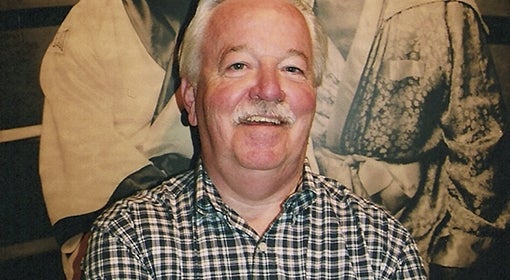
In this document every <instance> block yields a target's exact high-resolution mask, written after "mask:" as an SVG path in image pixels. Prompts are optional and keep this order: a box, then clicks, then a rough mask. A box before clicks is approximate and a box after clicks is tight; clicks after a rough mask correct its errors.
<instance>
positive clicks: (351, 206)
mask: <svg viewBox="0 0 510 280" xmlns="http://www.w3.org/2000/svg"><path fill="white" fill-rule="evenodd" d="M83 265H84V276H85V278H86V279H426V276H425V272H424V269H423V266H422V263H421V260H420V257H419V255H418V252H417V249H416V246H415V244H414V242H413V240H412V239H411V237H410V235H409V233H408V232H407V231H406V230H405V229H404V228H403V226H402V225H401V224H399V222H398V221H396V220H395V219H394V218H393V217H391V216H390V215H389V214H387V213H386V212H385V211H383V210H381V209H380V208H378V207H377V206H375V205H373V204H372V203H370V202H368V201H365V200H362V199H360V198H358V197H356V196H354V195H353V194H351V193H350V192H349V191H348V190H346V189H345V187H343V186H342V185H340V184H339V183H338V182H336V181H333V180H331V179H328V178H325V177H323V176H320V175H316V174H313V173H312V172H311V171H310V169H309V167H308V165H307V164H305V167H304V172H303V180H302V182H301V184H300V186H298V189H297V191H296V192H295V193H294V194H293V195H291V196H290V197H289V198H288V199H287V200H286V201H285V202H284V203H283V205H282V212H281V213H280V215H279V216H278V218H277V219H275V221H274V222H273V223H272V225H271V226H270V228H269V229H268V230H267V232H266V233H265V234H264V235H263V236H258V235H257V234H256V232H255V231H254V230H253V229H252V228H250V227H249V225H247V224H246V222H245V221H244V220H243V218H241V217H240V216H239V215H238V214H237V213H236V212H235V211H233V210H232V209H231V208H230V207H228V206H227V205H225V204H224V203H223V202H222V200H221V198H220V196H219V194H218V192H217V190H216V189H215V187H214V185H213V183H212V182H211V180H210V179H209V177H208V176H207V173H206V172H205V170H204V169H203V167H202V166H201V165H200V166H199V167H198V168H197V170H192V171H189V172H186V173H183V174H181V175H179V176H177V177H174V178H172V179H170V180H169V181H167V182H165V183H164V184H163V185H161V186H160V187H157V188H155V189H152V190H149V191H144V192H142V193H139V194H138V195H136V196H134V197H131V198H128V199H124V200H122V201H120V202H118V203H116V204H115V205H114V206H113V207H112V208H110V209H109V210H108V211H106V212H104V213H103V215H102V216H101V217H99V219H98V220H97V221H96V223H95V225H94V227H93V232H92V237H91V241H90V243H89V248H88V255H87V257H86V258H85V260H84V263H83Z"/></svg>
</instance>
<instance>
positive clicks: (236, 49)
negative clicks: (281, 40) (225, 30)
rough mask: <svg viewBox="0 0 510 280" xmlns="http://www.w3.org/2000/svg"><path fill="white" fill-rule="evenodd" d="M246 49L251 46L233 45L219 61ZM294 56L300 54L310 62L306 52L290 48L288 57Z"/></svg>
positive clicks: (224, 52) (222, 54)
mask: <svg viewBox="0 0 510 280" xmlns="http://www.w3.org/2000/svg"><path fill="white" fill-rule="evenodd" d="M245 49H249V47H248V46H247V45H245V44H243V45H237V46H233V47H231V48H229V49H227V50H226V51H223V52H222V53H221V55H220V59H219V61H220V62H222V61H223V60H224V59H225V57H226V56H227V55H228V54H229V53H232V52H239V51H242V50H245ZM292 56H299V57H301V58H303V59H304V60H305V61H306V63H307V64H309V63H310V60H309V57H308V56H307V55H306V54H305V53H304V52H302V51H300V50H298V49H289V50H287V55H286V58H288V57H292Z"/></svg>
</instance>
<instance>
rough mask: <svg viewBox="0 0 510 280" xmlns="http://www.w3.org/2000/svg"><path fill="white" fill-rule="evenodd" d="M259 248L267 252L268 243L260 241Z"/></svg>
mask: <svg viewBox="0 0 510 280" xmlns="http://www.w3.org/2000/svg"><path fill="white" fill-rule="evenodd" d="M258 248H259V250H260V252H262V253H265V252H266V251H267V244H266V243H265V242H260V243H259V246H258Z"/></svg>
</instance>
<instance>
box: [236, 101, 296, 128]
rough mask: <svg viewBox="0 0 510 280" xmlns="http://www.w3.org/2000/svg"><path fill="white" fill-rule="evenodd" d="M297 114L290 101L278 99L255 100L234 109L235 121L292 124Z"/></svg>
mask: <svg viewBox="0 0 510 280" xmlns="http://www.w3.org/2000/svg"><path fill="white" fill-rule="evenodd" d="M295 121H296V115H295V114H294V113H293V112H292V111H291V110H290V106H289V104H288V103H281V102H276V101H265V100H253V101H250V102H244V103H242V104H240V105H238V106H237V107H236V109H235V111H234V123H235V124H236V125H237V124H242V123H271V124H275V125H281V124H284V125H292V124H294V122H295Z"/></svg>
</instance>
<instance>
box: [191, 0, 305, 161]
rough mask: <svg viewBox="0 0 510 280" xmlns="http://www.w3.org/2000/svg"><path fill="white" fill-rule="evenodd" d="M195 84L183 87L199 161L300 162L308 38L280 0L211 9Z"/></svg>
mask: <svg viewBox="0 0 510 280" xmlns="http://www.w3.org/2000/svg"><path fill="white" fill-rule="evenodd" d="M206 32H207V33H206V35H207V36H206V38H207V39H206V40H204V41H205V43H204V46H203V54H204V55H203V56H202V57H204V59H203V61H202V69H201V72H200V76H199V80H198V83H197V85H196V88H193V89H190V90H188V91H187V92H186V93H185V96H186V97H185V99H187V100H188V104H192V105H191V106H190V107H191V110H189V111H190V114H189V118H190V123H191V124H198V127H199V132H200V140H201V144H202V158H203V160H204V164H206V166H209V168H208V169H210V168H215V166H223V164H225V163H226V164H227V165H228V166H230V167H236V168H237V167H241V168H246V169H254V170H269V169H274V168H279V167H281V166H282V165H286V164H289V163H292V164H295V163H300V164H302V159H303V158H304V156H305V151H306V143H307V139H308V133H309V130H310V126H311V122H312V119H313V114H314V111H315V89H314V87H313V69H312V68H313V64H312V44H311V39H310V33H309V31H308V27H307V25H306V23H305V20H304V18H303V17H302V15H301V14H300V12H299V11H297V10H296V9H295V8H294V7H293V6H292V5H290V4H289V3H287V2H286V1H274V0H262V1H246V0H244V1H243V0H229V1H226V2H224V3H222V4H220V5H219V6H218V7H217V8H216V10H215V11H214V14H213V16H212V19H211V22H210V23H209V25H208V27H207V31H206Z"/></svg>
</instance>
